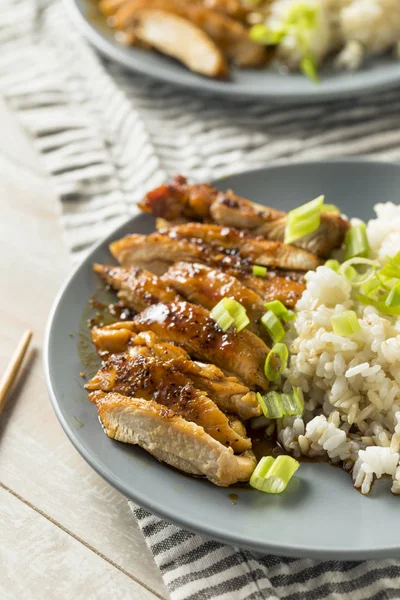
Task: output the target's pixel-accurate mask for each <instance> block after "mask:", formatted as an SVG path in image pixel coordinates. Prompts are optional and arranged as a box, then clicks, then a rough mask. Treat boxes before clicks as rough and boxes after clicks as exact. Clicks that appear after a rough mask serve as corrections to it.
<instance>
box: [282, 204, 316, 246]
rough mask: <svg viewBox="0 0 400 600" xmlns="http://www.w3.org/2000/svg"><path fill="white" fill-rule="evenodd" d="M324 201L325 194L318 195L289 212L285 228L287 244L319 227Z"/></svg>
mask: <svg viewBox="0 0 400 600" xmlns="http://www.w3.org/2000/svg"><path fill="white" fill-rule="evenodd" d="M323 203H324V196H318V198H315V199H314V200H311V201H310V202H307V203H306V204H303V205H302V206H299V207H298V208H295V209H294V210H291V211H290V212H289V213H288V215H287V224H286V229H285V240H284V242H285V244H291V243H292V242H294V241H296V240H298V239H300V238H302V237H305V236H306V235H309V234H310V233H313V232H314V231H316V229H318V227H319V224H320V221H321V207H322V205H323Z"/></svg>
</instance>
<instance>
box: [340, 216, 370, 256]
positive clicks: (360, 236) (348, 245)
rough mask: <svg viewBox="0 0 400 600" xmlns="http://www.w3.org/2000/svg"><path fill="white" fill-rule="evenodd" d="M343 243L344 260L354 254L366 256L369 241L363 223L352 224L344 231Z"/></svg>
mask: <svg viewBox="0 0 400 600" xmlns="http://www.w3.org/2000/svg"><path fill="white" fill-rule="evenodd" d="M344 245H345V258H346V260H347V259H349V258H353V257H355V256H368V254H369V243H368V238H367V226H366V225H365V223H360V224H359V225H354V227H352V228H351V229H349V230H348V231H347V232H346V235H345V238H344Z"/></svg>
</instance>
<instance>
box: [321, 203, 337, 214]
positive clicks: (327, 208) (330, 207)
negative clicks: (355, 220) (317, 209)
mask: <svg viewBox="0 0 400 600" xmlns="http://www.w3.org/2000/svg"><path fill="white" fill-rule="evenodd" d="M321 212H323V213H328V212H329V213H337V214H338V215H340V209H339V208H338V207H337V206H336V204H323V205H322V208H321Z"/></svg>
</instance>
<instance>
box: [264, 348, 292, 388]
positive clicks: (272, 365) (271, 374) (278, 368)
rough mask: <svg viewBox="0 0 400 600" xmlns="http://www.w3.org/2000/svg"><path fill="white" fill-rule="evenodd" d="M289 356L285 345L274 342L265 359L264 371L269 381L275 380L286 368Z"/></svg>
mask: <svg viewBox="0 0 400 600" xmlns="http://www.w3.org/2000/svg"><path fill="white" fill-rule="evenodd" d="M288 358H289V351H288V349H287V346H285V344H282V343H278V344H275V345H274V346H273V347H272V348H271V350H270V352H269V354H268V356H267V358H266V361H265V366H264V373H265V376H266V377H267V379H269V381H276V380H277V379H278V378H279V377H280V376H281V374H282V372H283V370H284V369H285V368H286V365H287V362H288Z"/></svg>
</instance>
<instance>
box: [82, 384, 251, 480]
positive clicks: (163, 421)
mask: <svg viewBox="0 0 400 600" xmlns="http://www.w3.org/2000/svg"><path fill="white" fill-rule="evenodd" d="M89 398H90V400H91V401H92V402H93V403H94V404H95V405H96V407H97V411H98V414H99V419H100V421H101V424H102V426H103V428H104V430H105V432H106V434H107V435H108V436H109V437H110V438H113V439H115V440H118V441H120V442H125V443H127V444H137V445H138V446H140V447H142V448H144V450H147V452H149V453H150V454H152V455H153V456H155V457H156V458H157V459H158V460H160V461H162V462H165V463H167V464H169V465H171V466H172V467H175V468H177V469H179V470H181V471H184V472H185V473H190V474H191V475H205V476H206V477H207V479H209V480H210V481H211V482H212V483H214V484H215V485H219V486H222V487H227V486H229V485H232V484H233V483H236V482H238V481H248V480H249V479H250V477H251V474H252V472H253V471H254V468H255V466H256V463H257V461H256V459H255V456H254V454H253V453H252V452H251V451H248V452H245V453H244V454H242V455H240V456H237V455H235V454H234V453H233V450H232V448H227V447H226V446H224V445H223V444H221V443H220V442H218V441H217V440H215V439H214V438H213V437H211V436H210V435H208V434H207V433H206V432H205V431H204V429H203V427H200V426H199V425H196V423H191V422H189V421H186V420H185V419H184V418H183V417H181V416H179V415H177V414H175V413H174V412H173V411H172V410H171V409H168V408H166V407H165V406H162V405H161V404H158V403H157V402H155V401H154V400H143V399H141V398H131V397H127V396H122V395H121V394H117V393H109V394H105V393H104V392H93V393H91V394H90V395H89Z"/></svg>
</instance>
